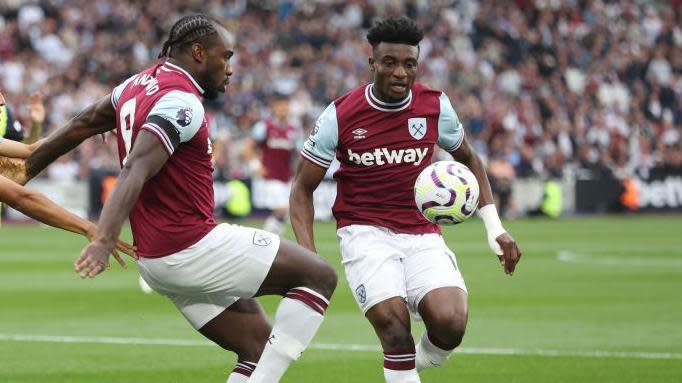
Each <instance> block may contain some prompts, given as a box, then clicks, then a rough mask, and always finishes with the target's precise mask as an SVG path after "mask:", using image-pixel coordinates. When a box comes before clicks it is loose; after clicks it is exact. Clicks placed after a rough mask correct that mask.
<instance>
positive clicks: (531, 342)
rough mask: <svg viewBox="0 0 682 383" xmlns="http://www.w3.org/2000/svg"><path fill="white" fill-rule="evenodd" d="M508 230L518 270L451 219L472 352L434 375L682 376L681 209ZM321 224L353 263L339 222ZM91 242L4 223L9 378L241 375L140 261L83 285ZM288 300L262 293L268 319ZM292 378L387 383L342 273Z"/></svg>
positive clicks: (519, 378) (1, 353)
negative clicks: (159, 290)
mask: <svg viewBox="0 0 682 383" xmlns="http://www.w3.org/2000/svg"><path fill="white" fill-rule="evenodd" d="M507 228H508V229H509V230H510V231H511V232H512V234H513V235H514V236H515V237H516V239H517V240H518V241H519V244H520V245H521V247H522V249H523V251H524V256H523V260H522V262H521V264H520V265H519V267H518V269H517V272H516V273H515V275H514V276H513V277H508V276H505V275H504V273H503V272H502V269H501V267H500V266H499V265H498V263H497V261H496V258H494V257H493V256H492V255H491V254H490V253H489V251H488V249H487V244H486V242H485V238H484V230H483V227H482V224H481V222H480V221H478V220H471V221H470V222H467V223H465V224H462V225H459V226H456V227H446V228H444V233H445V236H446V239H447V242H448V244H449V245H450V246H451V248H452V249H453V250H454V251H455V253H456V254H457V258H458V261H459V265H460V267H461V269H462V271H463V273H464V277H465V279H466V281H467V285H468V287H469V293H470V298H469V300H470V301H469V304H470V320H469V327H468V329H467V335H466V337H465V340H464V343H463V345H462V349H461V351H459V352H458V353H457V354H456V355H454V356H453V357H452V358H451V359H450V361H449V362H448V363H447V365H446V366H445V367H444V368H441V369H437V370H428V371H425V372H423V373H422V381H423V382H425V383H435V382H438V383H441V382H458V383H459V382H462V383H464V382H476V383H482V382H524V383H526V382H554V383H558V382H566V383H569V382H570V383H575V382H601V383H604V382H614V383H615V382H617V383H625V382H633V383H634V382H637V383H642V382H652V383H653V382H656V383H663V382H682V330H680V325H681V324H682V298H681V291H682V249H681V248H680V245H682V217H680V216H669V217H641V216H638V217H634V216H626V217H619V218H582V219H568V220H563V221H549V220H521V221H514V222H508V223H507ZM315 229H316V236H317V243H318V249H319V250H320V252H321V253H322V255H323V256H324V257H326V258H327V259H329V260H330V261H331V262H332V263H333V264H334V265H336V267H337V268H338V267H339V253H338V245H337V241H336V235H335V230H334V227H333V225H332V224H329V223H327V224H316V226H315ZM289 236H290V234H289ZM83 245H84V240H83V239H82V238H79V237H77V236H75V235H72V234H70V233H66V232H62V231H59V230H56V229H51V228H43V227H3V228H2V229H1V230H0V383H29V382H35V383H38V382H40V383H52V382H68V383H80V382H83V383H85V382H88V383H91V382H98V383H106V382H126V383H127V382H134V383H147V382H149V383H152V382H158V383H172V382H221V383H222V382H224V381H225V380H226V378H227V375H228V373H229V371H230V370H231V368H232V365H233V362H234V359H235V357H234V355H233V354H231V353H228V352H225V351H222V350H221V349H219V348H218V347H216V346H213V345H210V344H208V343H206V342H205V341H204V340H203V338H202V337H201V336H200V335H199V334H198V333H196V332H195V331H194V330H192V329H191V328H190V326H189V325H188V324H187V323H186V322H185V320H184V319H183V318H182V317H181V315H180V314H179V312H177V311H176V309H175V308H174V307H173V306H172V305H171V303H170V302H169V301H167V300H165V299H164V298H162V297H161V296H159V295H156V294H153V295H144V294H143V293H142V292H141V291H140V290H139V288H138V285H137V271H136V268H135V267H134V266H133V267H130V268H129V269H128V270H125V271H124V270H121V269H120V268H119V267H118V266H116V265H113V266H112V269H111V270H109V271H107V272H106V273H105V274H103V275H101V276H99V277H98V278H96V279H94V280H89V281H84V280H80V279H79V278H78V276H77V275H76V274H75V273H74V272H73V271H72V270H73V267H72V263H73V260H74V259H75V258H76V257H77V255H78V254H79V252H80V249H81V248H82V246H83ZM339 271H340V275H341V276H342V275H343V274H342V272H341V270H340V269H339ZM277 301H278V299H275V298H267V299H263V300H262V302H263V303H264V305H265V307H266V308H267V310H268V312H269V313H272V312H273V310H274V308H275V306H276V303H277ZM422 329H423V327H422V326H421V324H419V323H418V324H416V325H415V326H414V328H413V332H414V333H415V335H416V336H419V334H420V333H421V331H422ZM283 382H284V383H294V382H296V383H307V382H324V383H350V382H383V372H382V354H381V352H380V351H379V349H378V343H377V341H376V339H375V336H374V334H373V332H372V330H371V328H370V326H369V324H368V323H367V322H366V320H365V319H364V318H363V317H362V315H361V313H360V311H359V309H358V308H357V306H356V305H355V302H354V301H353V298H352V295H351V292H350V291H349V289H348V285H347V284H346V282H345V279H344V278H343V276H342V277H341V278H340V283H339V288H338V290H337V292H336V294H335V296H334V298H333V300H332V304H331V306H330V308H329V311H328V312H327V318H326V320H325V322H324V324H323V326H322V328H321V330H320V332H319V333H318V335H317V336H316V338H315V343H314V345H313V348H311V349H310V350H308V351H306V353H305V354H304V355H303V357H302V358H301V360H300V361H299V362H297V363H295V364H294V365H292V367H291V368H290V369H289V371H288V372H287V374H286V375H285V377H284V379H283Z"/></svg>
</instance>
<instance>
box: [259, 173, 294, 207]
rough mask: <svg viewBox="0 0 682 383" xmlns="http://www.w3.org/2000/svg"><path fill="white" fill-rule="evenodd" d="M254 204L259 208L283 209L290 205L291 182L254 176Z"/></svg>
mask: <svg viewBox="0 0 682 383" xmlns="http://www.w3.org/2000/svg"><path fill="white" fill-rule="evenodd" d="M251 189H252V191H253V206H254V207H256V208H258V209H271V210H272V209H283V208H288V207H289V193H290V192H291V182H283V181H280V180H271V179H265V178H260V177H254V178H253V184H252V188H251Z"/></svg>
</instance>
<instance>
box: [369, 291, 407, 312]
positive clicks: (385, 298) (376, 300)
mask: <svg viewBox="0 0 682 383" xmlns="http://www.w3.org/2000/svg"><path fill="white" fill-rule="evenodd" d="M391 298H402V299H406V298H407V297H406V296H403V295H395V294H393V295H384V296H382V297H380V298H376V299H373V300H371V301H369V303H362V304H361V306H360V309H361V310H362V315H367V311H369V309H371V308H372V307H374V306H376V305H378V304H379V303H381V302H383V301H387V300H389V299H391Z"/></svg>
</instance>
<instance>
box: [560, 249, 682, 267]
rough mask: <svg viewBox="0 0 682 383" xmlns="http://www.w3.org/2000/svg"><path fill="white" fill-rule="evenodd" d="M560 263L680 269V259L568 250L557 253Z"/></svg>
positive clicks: (681, 262)
mask: <svg viewBox="0 0 682 383" xmlns="http://www.w3.org/2000/svg"><path fill="white" fill-rule="evenodd" d="M556 257H557V259H558V260H559V261H561V262H568V263H580V264H587V265H601V266H633V267H647V266H648V267H682V259H677V258H675V259H670V258H668V257H660V256H658V257H657V256H617V255H595V254H583V253H575V252H572V251H568V250H561V251H558V252H557V255H556Z"/></svg>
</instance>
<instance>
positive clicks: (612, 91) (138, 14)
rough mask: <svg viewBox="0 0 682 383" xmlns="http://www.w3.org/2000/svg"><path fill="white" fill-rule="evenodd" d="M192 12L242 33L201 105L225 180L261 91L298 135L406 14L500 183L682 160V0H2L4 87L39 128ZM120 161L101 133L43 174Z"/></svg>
mask: <svg viewBox="0 0 682 383" xmlns="http://www.w3.org/2000/svg"><path fill="white" fill-rule="evenodd" d="M191 12H204V13H207V14H210V15H212V16H213V17H216V18H219V19H221V20H223V21H224V22H225V24H226V25H227V26H228V27H229V28H230V29H231V30H233V31H235V32H236V34H237V37H238V41H237V51H236V55H235V57H234V59H233V60H234V67H233V70H234V75H233V77H232V81H231V82H230V88H229V93H228V95H227V97H224V98H222V99H220V100H218V101H216V102H211V103H209V104H207V110H209V111H210V112H211V115H212V117H213V118H212V123H211V126H212V133H213V135H214V139H215V145H216V147H215V150H214V153H215V155H216V176H217V177H220V178H225V179H232V178H248V177H249V176H250V174H249V171H250V170H249V166H248V165H247V164H246V163H245V162H246V161H244V160H243V159H242V157H241V150H240V148H241V143H242V141H243V139H244V138H245V137H247V136H249V134H250V130H251V128H252V127H253V125H254V124H255V123H256V122H258V121H259V120H261V119H262V118H264V117H266V116H267V115H268V114H269V113H271V112H270V111H269V109H268V105H269V103H268V99H269V97H270V96H271V95H273V94H276V93H277V94H280V93H283V94H286V95H289V96H290V99H291V104H290V119H291V121H292V122H293V123H294V124H297V125H299V126H301V127H302V129H305V130H307V129H310V128H311V127H312V125H313V124H314V120H315V118H316V117H317V115H318V114H319V113H320V112H321V111H322V110H323V108H324V107H325V106H326V104H327V103H329V102H330V101H332V100H333V99H334V98H336V97H338V96H340V95H342V94H343V93H345V92H346V91H348V90H350V89H352V88H353V87H356V86H358V85H361V84H363V83H366V82H368V81H369V80H370V75H369V71H368V64H367V57H368V56H369V54H370V47H369V45H368V44H367V42H366V39H365V34H366V30H367V29H368V28H369V27H370V26H371V25H372V22H373V20H375V19H376V18H377V17H386V16H392V15H402V14H405V15H407V16H409V17H412V18H414V19H415V20H417V22H418V24H419V25H420V26H422V27H423V28H424V29H425V32H426V37H425V39H424V40H423V41H422V43H421V45H420V48H421V52H420V64H419V72H418V81H421V82H424V83H426V84H428V85H429V86H431V87H433V88H438V89H442V90H444V91H446V92H447V93H448V95H449V96H450V99H451V100H452V102H453V105H454V107H455V110H456V111H457V112H458V114H459V117H460V119H461V120H462V122H463V123H464V126H465V127H466V129H467V131H468V134H469V137H470V138H471V141H472V142H473V143H474V145H475V147H476V149H477V150H478V152H479V153H480V154H482V155H483V156H484V157H485V159H486V161H487V164H488V170H489V173H490V175H491V177H492V178H493V179H494V182H495V183H496V187H497V188H499V187H502V188H504V187H505V185H509V184H510V183H512V182H513V181H514V180H515V179H516V178H521V177H541V178H543V179H547V178H560V177H581V176H584V177H589V176H593V177H595V176H596V177H601V176H603V175H609V176H611V175H612V176H614V177H617V178H626V177H629V176H632V175H635V174H639V175H641V176H646V174H647V172H648V171H649V170H650V169H652V168H653V167H665V166H673V167H680V166H682V144H681V141H682V140H681V136H682V0H672V1H651V0H649V1H645V0H614V1H607V0H595V1H588V0H515V1H495V0H481V1H472V0H466V1H464V0H461V1H456V0H428V1H427V0H412V1H410V0H377V1H371V2H370V1H360V0H318V1H311V0H280V1H274V0H260V1H258V0H254V1H246V0H150V1H145V2H141V1H127V0H41V1H26V0H4V1H3V2H0V88H1V89H2V91H3V92H4V93H5V96H6V98H7V99H8V101H9V102H10V104H11V105H12V107H13V109H14V114H15V115H16V116H18V118H27V116H26V115H27V110H26V107H25V106H24V105H26V104H27V99H28V96H29V95H30V94H31V93H32V92H34V91H41V92H42V93H43V94H44V95H45V97H46V103H47V121H46V128H45V131H44V134H47V133H48V132H49V131H51V130H52V129H55V128H57V127H59V126H61V125H63V124H64V123H65V122H66V121H67V120H68V119H69V118H70V117H71V116H73V115H74V114H75V113H77V112H78V111H79V110H81V109H82V108H83V107H84V106H86V105H87V104H89V103H91V102H93V101H94V100H97V99H98V98H100V97H102V96H104V95H106V94H107V93H108V92H109V91H110V90H111V88H112V87H113V86H115V85H117V84H118V83H119V82H120V81H122V80H124V79H125V78H127V77H128V76H130V75H132V74H134V73H136V72H138V71H139V70H141V69H143V68H144V67H146V66H149V65H150V64H152V63H154V62H155V60H156V57H157V55H158V53H159V51H160V47H161V44H162V43H163V41H164V40H165V38H166V35H167V31H168V30H169V29H170V26H171V25H172V23H173V22H174V21H175V20H177V19H178V18H179V17H180V16H182V15H184V14H187V13H191ZM116 166H117V159H116V155H115V140H112V139H108V140H104V139H99V138H98V139H93V140H91V141H90V142H88V143H86V144H85V145H83V146H81V147H80V148H79V149H78V150H77V151H75V152H74V153H73V154H71V155H68V156H65V157H63V158H62V159H60V161H59V162H58V163H56V164H55V165H53V166H52V167H51V168H50V170H49V171H48V172H47V174H48V176H49V177H54V178H56V179H61V180H64V179H75V178H84V177H86V176H87V174H88V172H89V171H90V170H91V169H94V168H103V167H114V168H115V167H116Z"/></svg>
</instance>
